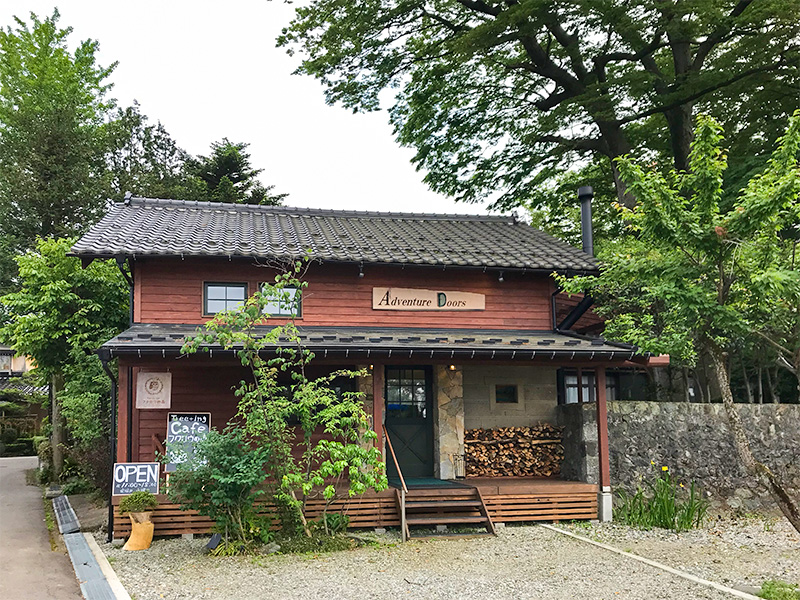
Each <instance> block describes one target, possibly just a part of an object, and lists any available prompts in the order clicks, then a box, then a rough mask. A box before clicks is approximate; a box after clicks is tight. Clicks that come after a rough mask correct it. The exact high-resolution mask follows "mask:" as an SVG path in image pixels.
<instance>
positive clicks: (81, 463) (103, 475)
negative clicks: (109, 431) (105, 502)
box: [68, 438, 113, 496]
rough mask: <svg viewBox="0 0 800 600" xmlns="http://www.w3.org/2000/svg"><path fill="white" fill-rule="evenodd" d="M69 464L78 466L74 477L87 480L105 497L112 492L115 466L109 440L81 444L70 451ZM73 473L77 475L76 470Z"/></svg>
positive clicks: (101, 439)
mask: <svg viewBox="0 0 800 600" xmlns="http://www.w3.org/2000/svg"><path fill="white" fill-rule="evenodd" d="M68 457H69V462H70V463H74V464H75V465H76V466H77V471H78V473H77V474H75V475H73V476H75V477H79V478H81V479H85V480H87V481H88V482H90V483H91V485H92V486H93V487H94V488H96V489H98V490H100V492H101V493H102V494H103V496H108V494H109V492H110V491H111V489H110V488H111V470H112V468H113V464H112V461H111V456H110V454H109V451H108V439H106V438H96V439H95V440H93V442H92V443H90V444H87V443H81V444H79V445H76V446H74V447H72V448H70V449H69V451H68ZM71 471H72V472H73V473H75V470H72V469H71Z"/></svg>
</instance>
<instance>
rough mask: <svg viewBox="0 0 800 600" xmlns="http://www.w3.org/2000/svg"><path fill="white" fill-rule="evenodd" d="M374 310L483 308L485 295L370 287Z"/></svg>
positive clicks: (484, 306)
mask: <svg viewBox="0 0 800 600" xmlns="http://www.w3.org/2000/svg"><path fill="white" fill-rule="evenodd" d="M372 308H373V309H374V310H484V309H485V308H486V296H484V295H483V294H475V293H472V292H452V291H450V292H448V291H442V290H414V289H408V288H394V287H374V288H372Z"/></svg>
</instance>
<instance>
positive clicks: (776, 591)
mask: <svg viewBox="0 0 800 600" xmlns="http://www.w3.org/2000/svg"><path fill="white" fill-rule="evenodd" d="M758 595H759V596H761V597H762V598H767V599H768V600H800V590H798V589H797V585H795V584H792V583H787V582H785V581H780V580H778V579H770V580H768V581H765V582H764V583H763V584H761V591H760V592H759V593H758Z"/></svg>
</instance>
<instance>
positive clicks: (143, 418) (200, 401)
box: [117, 358, 354, 462]
mask: <svg viewBox="0 0 800 600" xmlns="http://www.w3.org/2000/svg"><path fill="white" fill-rule="evenodd" d="M190 360H191V359H187V358H184V359H164V360H162V361H160V362H159V361H158V360H157V359H156V360H153V359H151V360H148V361H146V362H144V363H143V364H146V365H147V366H136V367H133V369H132V370H133V406H134V410H133V418H132V421H133V422H132V439H133V444H132V448H131V451H132V453H131V458H130V460H131V461H132V462H151V461H155V460H156V458H155V451H154V447H153V439H152V436H153V435H156V436H157V437H158V439H159V440H160V441H162V442H163V440H164V438H165V436H166V433H167V415H168V413H171V412H210V413H211V426H212V427H213V428H214V429H217V430H218V431H222V430H223V429H224V428H225V425H226V424H227V423H228V421H229V420H231V419H232V418H233V417H234V416H235V415H236V410H237V404H238V402H239V398H237V397H236V396H235V395H234V389H235V388H237V387H239V382H240V381H242V380H243V379H249V378H250V374H249V373H248V371H247V370H246V369H244V368H243V367H241V366H234V365H229V366H218V365H207V366H205V367H202V366H199V365H198V364H197V362H196V361H195V362H193V364H188V363H189V361H190ZM201 360H202V359H201ZM169 363H172V364H169ZM181 363H184V364H181ZM128 364H129V363H127V362H126V361H121V362H120V370H119V371H120V373H119V375H120V379H119V381H120V382H121V385H120V387H119V406H118V410H119V413H118V415H119V416H118V418H119V425H118V428H117V432H118V433H117V438H118V441H117V461H118V462H126V461H127V445H128V443H127V440H128V419H127V406H128V403H127V373H128V369H127V367H128ZM338 366H342V367H345V368H349V369H353V368H354V366H353V365H337V367H338ZM332 368H334V367H330V368H325V367H318V366H313V367H311V368H310V369H309V371H308V373H309V376H310V377H311V378H316V377H320V376H322V375H323V374H325V373H328V372H330V370H331V369H332ZM148 371H151V372H152V371H159V372H163V371H169V372H171V373H172V406H171V408H169V409H163V410H156V409H136V381H137V378H138V376H139V372H148ZM295 435H296V441H297V442H298V443H299V442H300V441H301V439H302V431H301V430H300V429H299V428H297V430H296V431H295ZM321 437H322V434H321V432H320V433H318V434H315V435H314V438H313V439H314V440H318V439H320V438H321ZM300 452H301V448H300V447H299V446H297V445H295V447H294V449H293V453H294V454H295V457H296V458H299V457H300Z"/></svg>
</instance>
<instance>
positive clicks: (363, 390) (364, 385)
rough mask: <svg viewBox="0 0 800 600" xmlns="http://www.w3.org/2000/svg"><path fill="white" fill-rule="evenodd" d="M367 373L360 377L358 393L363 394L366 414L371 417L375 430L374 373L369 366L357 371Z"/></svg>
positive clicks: (370, 421) (371, 424) (362, 366)
mask: <svg viewBox="0 0 800 600" xmlns="http://www.w3.org/2000/svg"><path fill="white" fill-rule="evenodd" d="M362 369H363V370H364V371H366V374H365V375H362V376H361V377H358V393H359V394H362V396H361V397H362V398H363V402H364V412H365V413H367V416H368V417H369V424H370V427H372V429H373V430H374V429H375V423H373V422H372V421H373V418H374V416H373V397H374V396H373V389H372V371H370V370H369V365H359V366H357V367H356V370H357V371H360V370H362Z"/></svg>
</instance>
